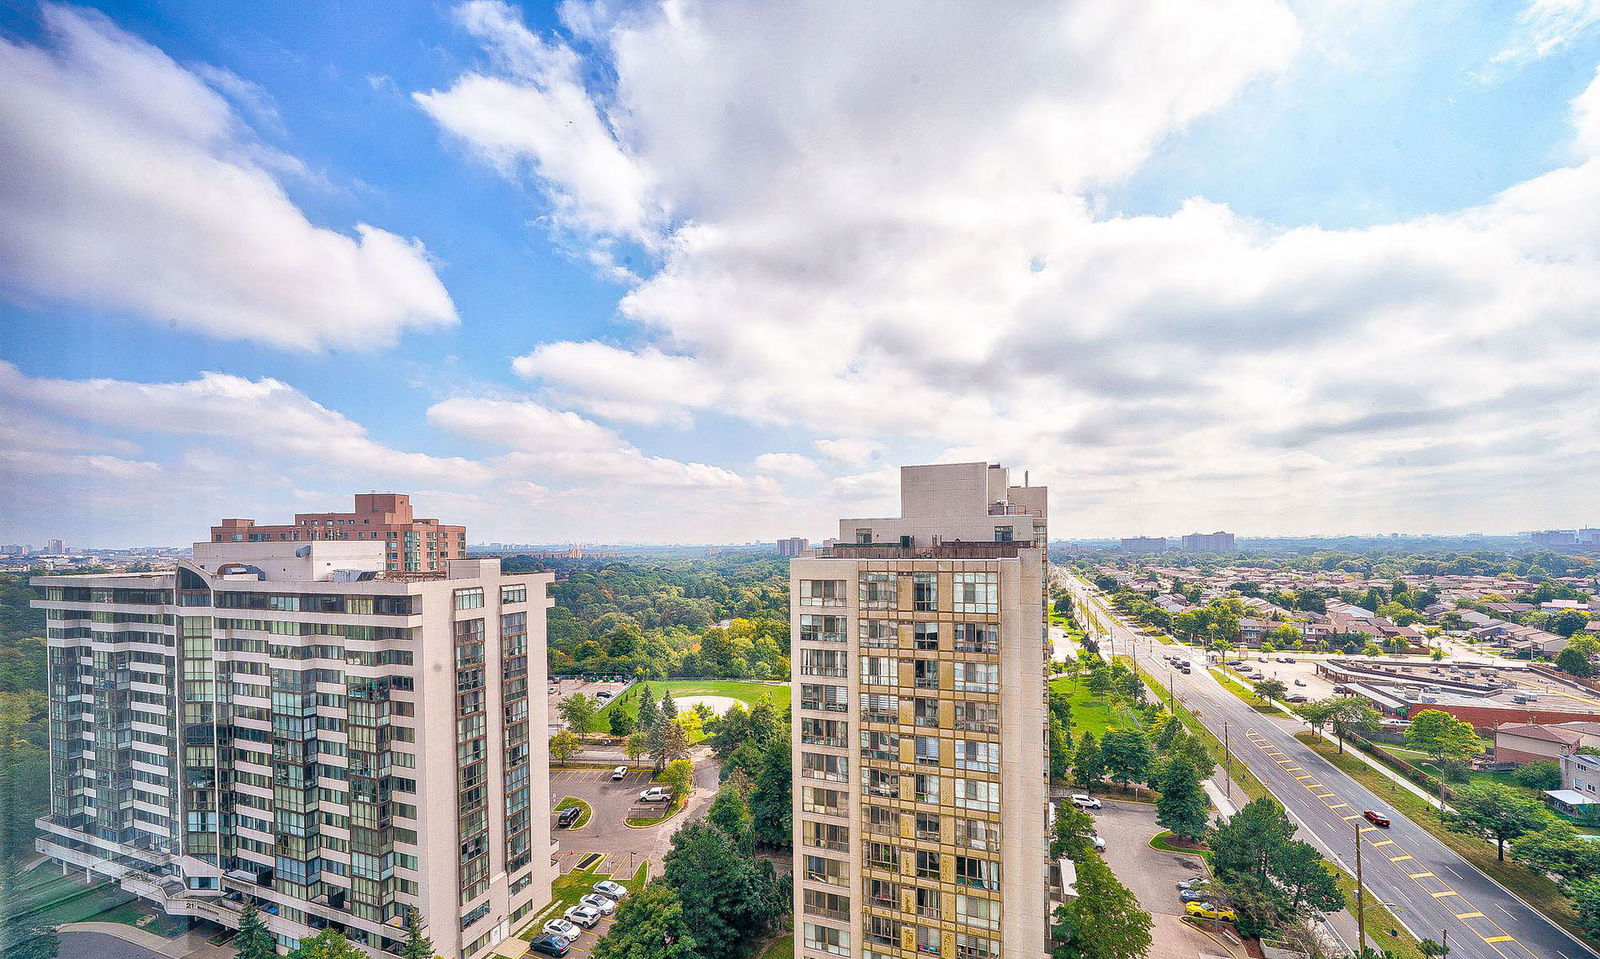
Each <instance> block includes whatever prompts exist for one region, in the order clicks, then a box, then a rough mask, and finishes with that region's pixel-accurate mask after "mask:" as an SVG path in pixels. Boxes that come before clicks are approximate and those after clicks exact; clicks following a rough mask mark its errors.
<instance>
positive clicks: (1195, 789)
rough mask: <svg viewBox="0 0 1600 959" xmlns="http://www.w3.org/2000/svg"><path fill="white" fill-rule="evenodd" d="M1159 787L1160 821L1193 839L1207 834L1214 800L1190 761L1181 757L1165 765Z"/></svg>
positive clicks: (1158, 815)
mask: <svg viewBox="0 0 1600 959" xmlns="http://www.w3.org/2000/svg"><path fill="white" fill-rule="evenodd" d="M1157 788H1159V789H1160V790H1161V794H1160V795H1159V796H1157V797H1156V822H1157V823H1158V824H1160V825H1162V826H1165V827H1166V828H1168V829H1170V830H1172V832H1173V834H1174V835H1177V836H1181V837H1183V838H1184V839H1188V840H1190V841H1191V842H1192V841H1194V840H1197V839H1199V838H1200V837H1201V836H1203V835H1205V831H1206V817H1207V815H1208V814H1209V812H1210V803H1209V802H1208V801H1207V799H1206V793H1205V790H1204V789H1202V788H1200V777H1199V776H1198V775H1196V774H1195V770H1194V767H1193V766H1191V765H1190V764H1189V763H1188V761H1187V760H1185V759H1182V758H1178V759H1174V760H1172V761H1170V762H1168V763H1166V764H1165V769H1164V771H1163V774H1162V777H1161V782H1160V783H1159V784H1158V786H1157Z"/></svg>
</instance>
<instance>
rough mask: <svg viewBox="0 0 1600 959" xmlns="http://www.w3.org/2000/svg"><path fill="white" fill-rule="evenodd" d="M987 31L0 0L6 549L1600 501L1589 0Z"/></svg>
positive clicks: (1013, 9) (2, 528) (1170, 525)
mask: <svg viewBox="0 0 1600 959" xmlns="http://www.w3.org/2000/svg"><path fill="white" fill-rule="evenodd" d="M996 12H997V8H994V7H991V6H987V5H981V4H945V5H928V4H924V3H909V2H908V3H884V4H871V5H857V6H853V7H838V6H827V5H809V6H800V7H773V6H772V5H767V4H753V3H744V2H719V3H711V2H707V0H681V2H677V3H674V4H672V5H670V7H664V6H663V5H662V4H661V3H652V2H626V0H624V2H620V3H619V2H611V0H606V2H593V3H586V2H582V0H567V2H564V3H561V4H559V5H551V4H531V3H530V4H524V5H516V4H508V3H501V2H497V0H473V2H467V3H459V4H452V3H442V4H399V5H391V4H377V3H360V2H357V3H343V4H314V3H301V4H245V3H237V2H224V3H200V2H198V0H156V2H140V3H132V2H125V0H118V2H112V0H107V2H102V3H96V4H89V5H58V4H44V5H42V6H37V7H35V6H31V5H29V4H20V5H12V6H8V7H5V8H4V9H3V10H0V168H3V169H5V170H6V171H7V172H6V176H4V177H0V542H35V543H38V542H42V541H44V540H46V539H50V538H58V537H59V538H62V539H65V540H66V541H68V542H69V543H98V544H115V543H127V544H152V543H173V544H184V543H188V542H191V541H193V540H194V539H196V538H199V537H201V536H203V535H204V532H205V529H206V527H207V526H209V525H210V523H212V522H214V521H215V520H216V519H218V518H220V517H222V516H226V515H245V516H254V517H256V518H258V519H261V520H263V521H267V520H270V519H272V518H275V517H287V516H289V515H290V514H292V513H294V512H296V511H314V510H319V509H330V508H339V506H340V504H342V503H344V502H346V501H347V500H348V497H349V494H350V493H351V492H352V491H356V490H367V489H373V488H381V489H395V490H401V491H406V492H410V493H412V494H413V496H414V498H415V502H416V503H417V505H418V509H419V510H421V511H423V512H425V513H426V515H429V516H437V517H440V518H441V519H443V520H446V521H448V522H455V523H462V524H464V525H466V526H467V527H468V535H469V537H476V536H485V537H488V538H492V539H499V540H502V541H510V540H518V541H526V542H550V543H556V542H572V541H580V542H608V541H609V542H622V541H625V540H631V541H635V542H641V543H652V542H661V543H667V542H678V543H686V542H698V543H717V542H724V543H737V542H747V541H752V540H759V541H771V540H775V539H777V538H779V537H783V536H789V535H812V536H814V535H816V532H817V531H819V530H828V529H830V528H832V524H833V523H834V522H835V521H836V518H837V517H839V516H851V515H861V516H871V515H887V514H892V513H893V512H894V511H895V510H896V508H897V500H896V498H895V494H894V491H895V489H896V488H897V481H898V477H897V469H896V468H897V467H898V466H900V465H903V464H916V463H926V462H936V461H951V460H989V461H994V462H1002V463H1004V464H1006V465H1008V466H1011V467H1013V468H1015V469H1017V470H1019V471H1020V470H1027V471H1029V473H1030V474H1031V477H1032V480H1033V482H1034V483H1035V484H1042V485H1049V486H1050V487H1051V499H1052V511H1053V514H1054V515H1053V516H1052V522H1051V528H1052V533H1053V535H1054V536H1055V537H1060V538H1080V539H1081V538H1091V537H1120V536H1132V535H1138V533H1137V531H1138V530H1147V531H1148V530H1162V529H1165V530H1182V531H1193V530H1200V529H1204V530H1212V529H1225V530H1230V531H1234V532H1236V533H1238V534H1239V535H1240V536H1255V535H1266V534H1271V535H1303V534H1309V533H1311V532H1313V531H1319V532H1321V533H1323V534H1325V535H1343V533H1342V531H1351V532H1360V531H1369V530H1374V529H1395V530H1414V531H1417V532H1419V533H1449V532H1452V531H1459V530H1475V531H1476V530H1482V531H1485V532H1489V533H1493V532H1494V531H1503V532H1507V533H1510V532H1515V531H1520V530H1538V529H1547V528H1574V526H1575V525H1579V526H1581V525H1584V523H1583V522H1579V523H1577V524H1573V522H1572V519H1571V517H1574V516H1580V517H1582V516H1588V517H1592V518H1591V519H1590V520H1588V521H1587V522H1600V456H1597V455H1596V454H1597V453H1600V401H1597V399H1596V392H1595V384H1596V383H1600V349H1597V348H1596V343H1597V341H1600V73H1597V65H1600V0H1526V2H1524V3H1522V4H1520V5H1519V4H1481V3H1468V2H1465V0H1441V2H1436V3H1427V4H1424V3H1405V2H1402V3H1391V4H1379V3H1367V2H1350V0H1323V2H1314V0H1293V2H1284V0H1209V2H1198V0H1192V2H1175V0H1174V2H1161V3H1149V4H1125V3H1111V2H1100V3H1072V4H1062V3H1017V4H1007V5H1005V7H1004V8H1003V12H1004V16H997V15H996ZM1151 535H1160V534H1151ZM1168 535H1171V534H1170V533H1169V534H1168ZM1369 535H1370V534H1369Z"/></svg>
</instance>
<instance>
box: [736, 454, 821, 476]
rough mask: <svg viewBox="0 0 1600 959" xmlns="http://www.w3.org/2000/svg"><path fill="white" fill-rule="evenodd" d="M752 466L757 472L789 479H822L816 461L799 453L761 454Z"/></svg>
mask: <svg viewBox="0 0 1600 959" xmlns="http://www.w3.org/2000/svg"><path fill="white" fill-rule="evenodd" d="M752 465H754V466H755V468H756V471H757V472H760V473H770V474H772V475H773V476H782V477H786V478H789V479H821V478H822V467H820V466H818V465H817V461H816V460H814V459H812V458H811V457H809V456H805V455H803V454H800V453H762V454H761V455H760V456H757V457H756V458H755V462H754V463H753V464H752Z"/></svg>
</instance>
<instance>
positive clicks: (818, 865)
mask: <svg viewBox="0 0 1600 959" xmlns="http://www.w3.org/2000/svg"><path fill="white" fill-rule="evenodd" d="M805 877H806V879H808V880H810V881H811V882H825V883H827V884H828V885H830V886H848V885H849V884H850V871H849V864H848V863H844V862H841V861H839V860H837V859H828V858H827V857H825V856H806V858H805Z"/></svg>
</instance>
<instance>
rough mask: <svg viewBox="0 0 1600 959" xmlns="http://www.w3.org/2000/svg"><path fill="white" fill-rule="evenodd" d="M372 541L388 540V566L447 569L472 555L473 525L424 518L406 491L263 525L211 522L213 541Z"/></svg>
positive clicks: (364, 497) (359, 497)
mask: <svg viewBox="0 0 1600 959" xmlns="http://www.w3.org/2000/svg"><path fill="white" fill-rule="evenodd" d="M301 540H304V541H307V542H314V541H319V540H371V541H374V542H382V543H383V544H384V568H385V569H390V570H395V571H399V572H410V573H418V572H426V571H428V570H440V569H444V563H445V560H449V559H466V558H467V528H466V527H465V526H445V525H443V524H441V523H440V522H439V521H438V520H436V519H426V518H424V519H419V518H417V517H416V516H415V515H414V514H413V513H412V510H411V497H410V495H409V494H406V493H357V494H356V508H355V510H354V512H350V513H296V514H295V515H294V522H293V523H283V524H277V525H265V526H260V525H257V524H256V521H255V520H253V519H225V520H223V521H222V522H221V523H219V524H217V525H216V526H213V527H211V542H213V543H271V542H297V541H301Z"/></svg>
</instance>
